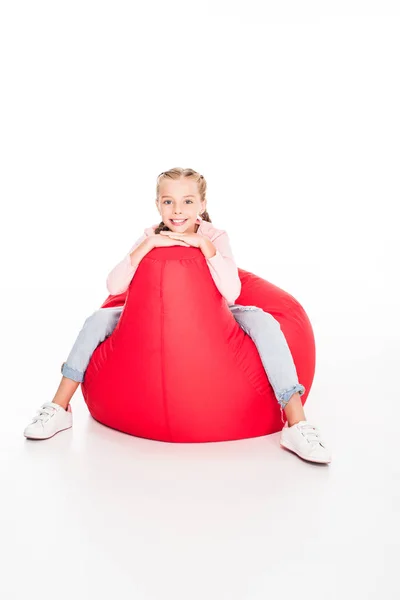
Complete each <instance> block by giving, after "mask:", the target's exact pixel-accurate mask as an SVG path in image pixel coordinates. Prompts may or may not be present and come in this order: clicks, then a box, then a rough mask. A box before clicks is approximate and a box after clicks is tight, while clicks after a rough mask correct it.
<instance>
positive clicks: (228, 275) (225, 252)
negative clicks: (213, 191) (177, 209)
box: [107, 217, 241, 305]
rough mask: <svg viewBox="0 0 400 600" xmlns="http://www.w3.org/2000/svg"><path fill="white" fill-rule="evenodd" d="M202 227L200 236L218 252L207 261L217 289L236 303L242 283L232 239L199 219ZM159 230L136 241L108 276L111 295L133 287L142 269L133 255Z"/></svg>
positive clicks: (150, 231)
mask: <svg viewBox="0 0 400 600" xmlns="http://www.w3.org/2000/svg"><path fill="white" fill-rule="evenodd" d="M196 222H197V223H199V224H200V226H199V228H198V230H197V233H198V234H199V235H203V236H204V237H207V238H209V239H210V240H211V242H212V243H213V244H214V246H215V249H216V251H217V252H216V254H215V256H212V257H211V258H206V259H205V260H206V262H207V265H208V268H209V269H210V273H211V276H212V278H213V280H214V283H215V285H216V286H217V289H218V290H219V291H220V293H221V295H222V296H223V297H224V298H225V300H226V301H227V303H228V304H229V305H230V304H234V303H235V300H236V298H238V297H239V295H240V291H241V282H240V278H239V273H238V268H237V266H236V264H235V260H234V258H233V254H232V250H231V246H230V242H229V237H228V234H227V233H226V231H223V230H222V229H217V228H216V227H214V225H213V224H212V223H209V222H208V221H204V220H203V219H202V218H201V217H199V218H198V219H197V221H196ZM157 227H158V224H157V225H153V226H152V227H148V228H147V229H145V230H144V234H143V235H142V236H141V237H140V238H139V239H138V240H136V242H135V243H134V245H133V246H132V248H131V249H130V250H129V252H128V254H127V255H126V256H125V258H123V259H122V260H121V262H119V263H118V264H117V265H116V266H115V267H114V268H113V269H112V271H111V272H110V273H109V275H108V277H107V289H108V291H109V293H110V294H111V295H115V294H121V293H122V292H125V290H127V289H128V287H129V284H130V282H131V280H132V278H133V276H134V274H135V271H136V269H137V268H138V267H133V266H132V263H131V258H130V254H131V252H133V250H135V248H137V247H138V246H139V245H140V244H141V243H142V242H143V241H144V240H145V239H146V237H148V236H149V235H154V230H155V229H156V228H157Z"/></svg>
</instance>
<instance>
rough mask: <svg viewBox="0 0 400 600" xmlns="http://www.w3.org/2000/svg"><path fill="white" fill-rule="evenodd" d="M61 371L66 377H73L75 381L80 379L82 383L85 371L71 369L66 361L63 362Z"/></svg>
mask: <svg viewBox="0 0 400 600" xmlns="http://www.w3.org/2000/svg"><path fill="white" fill-rule="evenodd" d="M61 373H62V374H63V375H64V377H68V379H72V380H73V381H79V382H80V383H82V381H83V377H84V373H81V372H80V371H76V370H75V369H71V367H69V366H68V365H67V364H66V363H63V364H62V366H61Z"/></svg>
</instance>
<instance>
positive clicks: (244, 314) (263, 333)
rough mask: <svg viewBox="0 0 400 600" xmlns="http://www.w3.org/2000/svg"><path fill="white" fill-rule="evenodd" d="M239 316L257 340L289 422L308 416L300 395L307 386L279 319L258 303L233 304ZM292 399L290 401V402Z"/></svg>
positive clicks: (233, 311) (262, 360) (253, 338)
mask: <svg viewBox="0 0 400 600" xmlns="http://www.w3.org/2000/svg"><path fill="white" fill-rule="evenodd" d="M229 309H230V311H231V312H232V314H233V316H234V317H235V320H236V321H237V323H238V324H239V325H240V327H241V328H242V329H243V331H245V332H246V333H247V334H248V335H249V336H250V337H251V339H252V340H253V342H254V344H255V345H256V347H257V350H258V352H259V355H260V358H261V362H262V364H263V366H264V369H265V371H266V373H267V376H268V379H269V381H270V383H271V386H272V388H273V390H274V392H275V396H276V399H277V400H278V403H279V405H280V407H281V418H282V423H284V422H285V421H284V419H283V414H282V411H283V410H285V414H286V417H287V420H288V425H289V426H291V425H293V424H294V423H298V422H299V421H303V420H305V419H306V417H305V414H304V409H303V405H302V403H301V400H300V396H302V395H303V394H304V392H305V391H306V390H305V387H304V386H303V385H301V384H300V383H299V381H298V377H297V371H296V366H295V364H294V361H293V357H292V353H291V352H290V348H289V346H288V343H287V341H286V338H285V336H284V334H283V332H282V330H281V326H280V323H279V321H277V320H276V319H275V318H274V317H273V316H272V315H271V314H269V313H267V312H264V311H263V310H262V309H261V308H258V307H257V306H241V305H239V304H234V305H231V306H229ZM289 401H290V402H289Z"/></svg>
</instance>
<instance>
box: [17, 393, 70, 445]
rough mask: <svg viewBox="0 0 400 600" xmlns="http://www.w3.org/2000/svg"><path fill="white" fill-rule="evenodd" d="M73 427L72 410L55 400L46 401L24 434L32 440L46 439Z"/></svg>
mask: <svg viewBox="0 0 400 600" xmlns="http://www.w3.org/2000/svg"><path fill="white" fill-rule="evenodd" d="M70 427H72V410H71V405H70V404H68V408H67V410H65V409H64V408H63V407H62V406H59V405H58V404H55V403H54V402H45V403H44V404H43V405H42V406H41V407H40V409H39V410H38V411H37V414H36V415H35V416H34V417H33V420H32V423H30V424H29V425H28V426H27V427H26V428H25V430H24V436H25V437H27V438H30V439H32V440H46V439H47V438H50V437H53V435H55V434H56V433H58V432H59V431H63V430H64V429H69V428H70Z"/></svg>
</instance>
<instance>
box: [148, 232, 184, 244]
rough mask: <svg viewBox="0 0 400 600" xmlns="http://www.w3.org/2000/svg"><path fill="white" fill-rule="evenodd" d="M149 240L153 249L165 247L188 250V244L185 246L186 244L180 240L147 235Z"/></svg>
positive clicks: (156, 234)
mask: <svg viewBox="0 0 400 600" xmlns="http://www.w3.org/2000/svg"><path fill="white" fill-rule="evenodd" d="M149 240H150V244H151V246H152V247H153V248H164V247H166V246H186V247H187V248H190V244H186V242H183V241H182V240H174V239H171V238H170V237H168V236H167V235H165V236H164V235H160V234H159V233H155V234H154V235H149Z"/></svg>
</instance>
